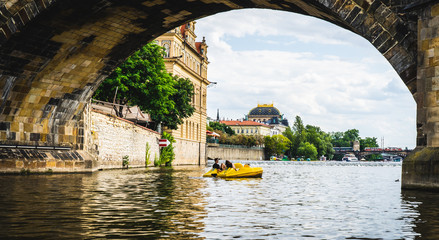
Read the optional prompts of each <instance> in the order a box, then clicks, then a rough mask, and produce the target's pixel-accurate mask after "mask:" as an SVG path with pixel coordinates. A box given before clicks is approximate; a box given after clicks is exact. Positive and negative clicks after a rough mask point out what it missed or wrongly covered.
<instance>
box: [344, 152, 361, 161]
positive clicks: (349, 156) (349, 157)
mask: <svg viewBox="0 0 439 240" xmlns="http://www.w3.org/2000/svg"><path fill="white" fill-rule="evenodd" d="M342 161H345V162H358V158H357V157H355V155H354V154H352V153H348V154H345V155H344V156H343V158H342Z"/></svg>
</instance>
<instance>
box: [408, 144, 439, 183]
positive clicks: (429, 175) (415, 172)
mask: <svg viewBox="0 0 439 240" xmlns="http://www.w3.org/2000/svg"><path fill="white" fill-rule="evenodd" d="M435 141H436V140H435ZM401 186H402V188H404V189H424V190H435V191H437V190H438V189H439V148H437V147H425V148H421V149H416V150H415V151H413V152H412V153H411V154H410V155H409V156H407V157H406V158H405V159H404V161H403V163H402V181H401Z"/></svg>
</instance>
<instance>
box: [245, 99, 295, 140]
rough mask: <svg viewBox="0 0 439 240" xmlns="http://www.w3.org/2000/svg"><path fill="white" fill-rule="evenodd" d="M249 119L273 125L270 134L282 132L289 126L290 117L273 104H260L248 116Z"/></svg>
mask: <svg viewBox="0 0 439 240" xmlns="http://www.w3.org/2000/svg"><path fill="white" fill-rule="evenodd" d="M246 118H247V119H248V120H249V121H256V122H261V123H266V124H268V125H270V126H271V133H270V136H273V135H278V134H282V133H283V132H285V130H286V129H287V127H288V125H289V124H288V119H286V118H284V115H283V114H281V113H280V111H279V109H277V108H276V107H274V105H273V104H258V106H257V107H255V108H253V109H251V110H250V111H249V113H248V115H247V116H246Z"/></svg>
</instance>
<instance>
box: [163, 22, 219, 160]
mask: <svg viewBox="0 0 439 240" xmlns="http://www.w3.org/2000/svg"><path fill="white" fill-rule="evenodd" d="M195 24H196V22H195V21H193V22H189V23H187V24H184V25H182V26H180V27H177V28H174V29H172V30H170V31H168V32H167V33H165V34H163V35H162V36H160V37H158V38H157V39H156V42H157V44H159V45H160V46H162V47H164V48H165V56H164V59H165V65H166V70H167V71H168V72H169V73H172V74H173V75H177V76H179V77H182V78H188V79H190V80H191V82H192V84H193V86H194V96H193V98H192V104H193V106H194V107H195V112H194V114H193V115H192V116H191V117H189V118H187V119H185V120H184V123H183V124H182V125H180V126H179V127H178V129H177V130H170V129H165V131H167V132H169V133H171V134H172V136H173V137H174V138H175V140H176V143H175V144H174V147H175V160H174V162H173V163H174V164H176V165H183V164H204V163H205V159H206V157H205V156H206V119H207V113H206V95H207V86H208V85H209V84H210V82H209V80H207V65H208V64H209V61H208V59H207V44H206V41H205V39H204V38H203V41H202V42H196V41H195V40H196V38H197V36H196V35H195Z"/></svg>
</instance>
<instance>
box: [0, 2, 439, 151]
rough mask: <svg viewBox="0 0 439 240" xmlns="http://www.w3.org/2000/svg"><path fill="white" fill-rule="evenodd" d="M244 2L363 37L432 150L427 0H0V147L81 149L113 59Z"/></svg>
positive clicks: (432, 28)
mask: <svg viewBox="0 0 439 240" xmlns="http://www.w3.org/2000/svg"><path fill="white" fill-rule="evenodd" d="M243 8H266V9H274V10H284V11H290V12H295V13H300V14H305V15H309V16H314V17H317V18H320V19H323V20H325V21H329V22H332V23H334V24H336V25H338V26H340V27H343V28H346V29H348V30H350V31H352V32H354V33H356V34H358V35H361V36H363V37H364V38H366V39H367V40H368V41H369V42H371V43H372V44H373V45H374V46H375V48H376V49H377V50H378V51H380V52H381V53H382V54H383V56H384V57H386V59H387V60H388V61H389V62H390V64H391V65H392V66H393V68H394V69H395V70H396V72H397V73H398V74H399V75H400V76H401V79H402V80H403V81H404V83H405V84H406V86H407V87H408V89H409V90H410V91H411V93H412V94H413V96H414V98H415V100H416V102H417V104H418V126H417V128H418V141H417V144H418V146H430V147H439V134H436V131H438V132H439V130H437V129H439V124H437V123H439V117H438V116H439V110H437V109H439V108H438V107H439V106H438V103H437V101H436V99H437V98H439V97H437V96H439V94H437V90H439V87H437V85H439V81H438V77H439V71H438V70H437V68H435V66H437V65H438V64H437V61H438V56H439V53H438V52H439V50H438V45H439V43H438V42H439V36H438V35H439V34H438V33H437V32H438V31H437V29H438V27H439V23H438V22H439V21H438V20H437V19H438V17H437V15H439V4H438V3H437V2H436V1H435V0H418V1H411V0H148V1H144V0H3V1H0V88H1V90H0V96H1V98H0V143H1V144H19V145H40V146H66V147H71V148H73V149H82V148H83V141H82V136H83V129H82V128H83V123H82V122H81V113H82V111H83V109H84V106H85V104H86V103H87V101H88V100H89V99H90V98H91V96H92V94H93V92H94V90H95V89H96V87H97V86H98V85H99V84H100V83H101V81H102V80H103V79H105V78H106V76H108V75H109V74H110V73H111V72H112V70H113V69H114V68H115V67H116V66H117V65H119V64H120V63H121V62H122V61H123V60H124V59H126V58H127V57H128V56H129V55H130V54H132V53H133V52H134V51H135V50H137V49H138V48H139V47H140V46H141V45H143V44H145V43H147V42H148V41H151V40H153V39H154V38H155V37H157V36H159V35H161V34H162V33H164V32H166V31H167V30H169V29H172V28H174V27H176V26H178V25H181V24H183V23H185V22H188V21H190V20H195V19H198V18H201V17H204V16H209V15H212V14H215V13H219V12H224V11H229V10H233V9H243ZM424 80H425V81H424Z"/></svg>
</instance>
